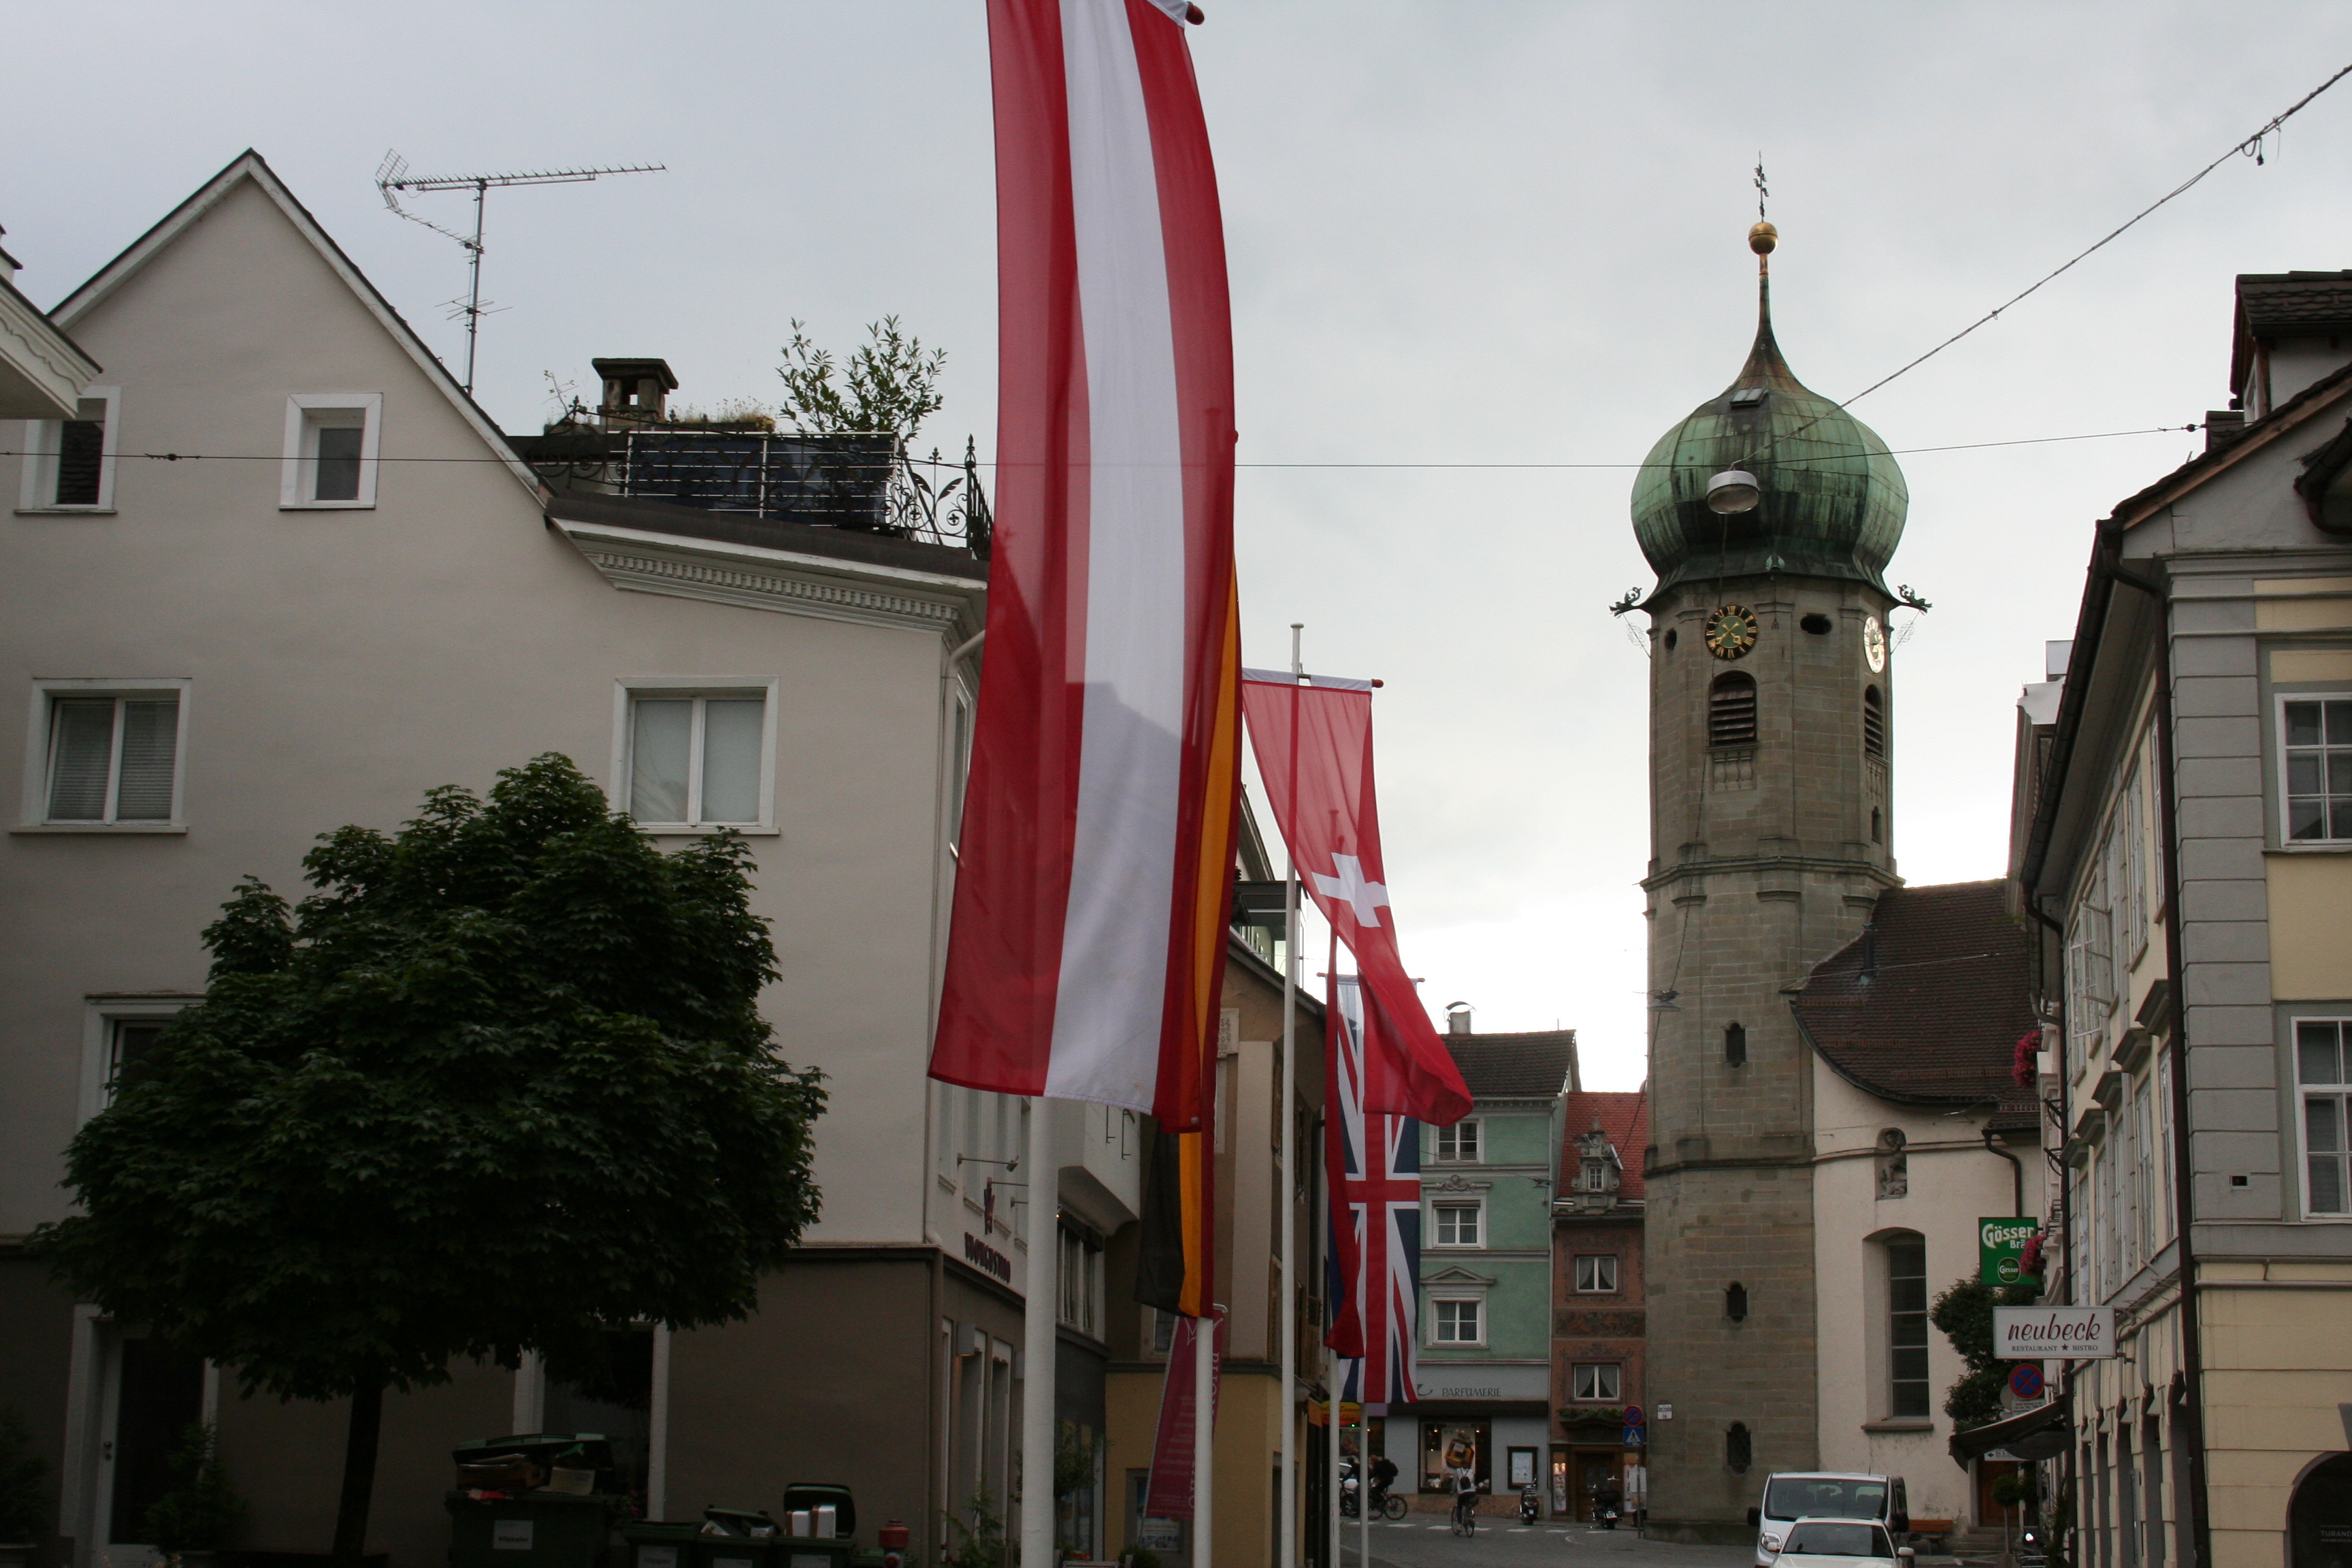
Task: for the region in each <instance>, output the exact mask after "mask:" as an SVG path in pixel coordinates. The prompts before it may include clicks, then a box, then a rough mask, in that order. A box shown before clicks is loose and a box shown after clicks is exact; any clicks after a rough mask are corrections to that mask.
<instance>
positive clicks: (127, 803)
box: [114, 698, 180, 822]
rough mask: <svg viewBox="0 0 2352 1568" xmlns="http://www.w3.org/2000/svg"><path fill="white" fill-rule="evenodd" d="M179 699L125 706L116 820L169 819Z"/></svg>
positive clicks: (115, 812) (166, 820)
mask: <svg viewBox="0 0 2352 1568" xmlns="http://www.w3.org/2000/svg"><path fill="white" fill-rule="evenodd" d="M179 737H180V704H179V702H178V700H176V699H170V698H167V699H164V700H160V701H132V702H125V703H124V704H123V705H122V778H121V783H120V784H117V785H116V787H115V793H114V819H115V820H116V821H117V822H168V821H170V820H171V816H172V763H173V757H174V755H175V753H176V752H178V750H179Z"/></svg>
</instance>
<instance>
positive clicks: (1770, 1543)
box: [1748, 1470, 1911, 1568]
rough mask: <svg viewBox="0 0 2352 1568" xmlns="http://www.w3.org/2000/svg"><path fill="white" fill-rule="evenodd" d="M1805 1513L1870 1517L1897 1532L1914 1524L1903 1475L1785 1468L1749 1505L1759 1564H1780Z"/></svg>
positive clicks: (1763, 1566)
mask: <svg viewBox="0 0 2352 1568" xmlns="http://www.w3.org/2000/svg"><path fill="white" fill-rule="evenodd" d="M1805 1519H1832V1520H1856V1519H1861V1520H1869V1521H1872V1522H1874V1523H1875V1524H1877V1525H1879V1526H1881V1527H1882V1528H1884V1529H1885V1530H1886V1531H1890V1532H1891V1533H1892V1534H1894V1535H1895V1536H1901V1535H1904V1534H1906V1533H1907V1532H1908V1531H1910V1529H1911V1509H1910V1506H1909V1504H1908V1503H1906V1501H1905V1500H1904V1496H1903V1478H1902V1477H1901V1476H1874V1475H1866V1474H1862V1473H1858V1472H1841V1471H1834V1470H1783V1471H1780V1473H1778V1474H1776V1475H1774V1476H1771V1477H1769V1479H1766V1481H1765V1482H1764V1500H1763V1502H1762V1503H1761V1504H1760V1505H1759V1506H1758V1507H1755V1508H1751V1509H1749V1510H1748V1523H1750V1524H1752V1525H1754V1526H1756V1568H1774V1564H1775V1563H1779V1561H1780V1555H1781V1552H1783V1551H1784V1550H1785V1547H1786V1543H1787V1540H1788V1535H1789V1531H1790V1529H1791V1528H1792V1527H1794V1526H1795V1524H1796V1523H1797V1521H1800V1520H1805Z"/></svg>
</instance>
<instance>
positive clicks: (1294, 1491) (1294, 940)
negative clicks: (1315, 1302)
mask: <svg viewBox="0 0 2352 1568" xmlns="http://www.w3.org/2000/svg"><path fill="white" fill-rule="evenodd" d="M1305 624H1306V623H1304V622H1302V621H1293V622H1292V623H1291V624H1290V678H1291V679H1293V680H1297V679H1301V678H1303V677H1304V676H1305V675H1306V673H1307V670H1306V667H1305V666H1303V665H1301V664H1300V663H1299V662H1298V634H1299V632H1300V631H1301V630H1302V629H1303V628H1304V626H1305ZM1290 743H1291V746H1292V748H1293V750H1294V752H1295V751H1296V749H1297V745H1298V737H1297V734H1296V733H1295V732H1294V733H1293V734H1292V735H1291V738H1290ZM1283 865H1284V871H1283V875H1284V879H1285V880H1286V883H1287V886H1288V891H1287V892H1286V894H1285V895H1284V898H1283V905H1282V1099H1281V1101H1280V1107H1281V1108H1280V1109H1279V1110H1277V1111H1276V1115H1277V1116H1279V1117H1280V1118H1281V1119H1282V1137H1281V1141H1280V1148H1281V1151H1282V1152H1281V1165H1280V1169H1281V1178H1280V1180H1281V1185H1280V1186H1279V1187H1278V1188H1277V1189H1276V1194H1275V1210H1274V1212H1275V1213H1276V1215H1278V1216H1279V1217H1280V1221H1281V1225H1282V1296H1281V1301H1282V1314H1281V1318H1280V1332H1281V1334H1282V1457H1281V1468H1280V1470H1279V1471H1277V1472H1276V1473H1277V1474H1279V1475H1280V1476H1281V1478H1282V1506H1281V1513H1280V1521H1281V1522H1280V1524H1279V1525H1278V1527H1277V1528H1278V1529H1279V1531H1280V1540H1281V1545H1280V1547H1279V1549H1278V1550H1277V1552H1276V1562H1277V1563H1278V1564H1279V1568H1298V1468H1297V1464H1296V1462H1295V1459H1294V1456H1293V1454H1292V1452H1291V1448H1292V1445H1293V1444H1294V1443H1296V1442H1297V1430H1298V1426H1299V1419H1298V1410H1297V1401H1298V1323H1297V1301H1298V1289H1297V1283H1296V1281H1297V1257H1296V1254H1297V1244H1298V1215H1297V1211H1296V1210H1295V1209H1294V1208H1293V1206H1292V1197H1291V1194H1292V1193H1293V1192H1294V1190H1295V1184H1294V1182H1293V1177H1292V1172H1293V1169H1294V1163H1295V1162H1296V1160H1297V1151H1296V1150H1295V1149H1293V1148H1292V1147H1291V1136H1292V1128H1293V1124H1294V1123H1295V1122H1296V1121H1297V1117H1296V1116H1295V1115H1294V1114H1293V1110H1292V1108H1293V1107H1295V1106H1296V1105H1297V1103H1298V1048H1297V1028H1296V1026H1295V1024H1296V1019H1297V1013H1298V865H1297V861H1295V860H1293V859H1291V858H1290V857H1289V856H1288V855H1287V854H1286V855H1285V856H1284V857H1283Z"/></svg>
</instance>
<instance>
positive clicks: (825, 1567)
mask: <svg viewBox="0 0 2352 1568" xmlns="http://www.w3.org/2000/svg"><path fill="white" fill-rule="evenodd" d="M775 1548H776V1558H775V1568H851V1561H850V1560H851V1559H852V1558H854V1557H855V1556H856V1554H857V1549H856V1543H855V1542H850V1541H847V1540H837V1541H826V1540H823V1539H821V1538H817V1537H812V1536H806V1535H801V1536H793V1535H787V1536H783V1537H781V1538H780V1539H778V1540H777V1541H776V1542H775ZM709 1568H718V1565H717V1564H716V1563H713V1564H710V1565H709Z"/></svg>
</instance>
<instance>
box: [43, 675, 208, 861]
mask: <svg viewBox="0 0 2352 1568" xmlns="http://www.w3.org/2000/svg"><path fill="white" fill-rule="evenodd" d="M184 685H185V683H184V682H170V683H166V682H154V683H152V684H150V683H143V682H123V683H120V684H118V683H115V682H110V681H96V680H59V681H44V682H42V683H41V685H40V686H39V687H38V688H37V689H36V691H35V694H34V709H33V725H34V733H35V736H36V743H35V744H34V746H33V747H32V748H31V750H30V752H28V757H29V758H30V760H32V762H33V763H34V767H33V769H32V770H30V771H31V773H32V775H33V776H31V777H30V778H29V779H28V780H27V783H28V785H29V788H28V790H27V794H28V795H29V796H30V798H29V799H28V800H27V802H26V805H27V808H28V809H27V810H26V822H28V823H33V824H45V825H51V826H60V827H91V828H97V827H146V828H153V827H169V826H173V825H175V824H176V823H178V821H179V820H180V794H181V787H180V773H181V767H182V762H183V755H182V753H183V751H184V731H183V726H182V723H181V707H182V698H183V696H184Z"/></svg>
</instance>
